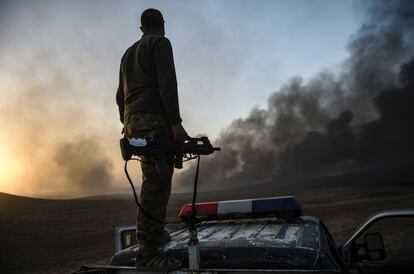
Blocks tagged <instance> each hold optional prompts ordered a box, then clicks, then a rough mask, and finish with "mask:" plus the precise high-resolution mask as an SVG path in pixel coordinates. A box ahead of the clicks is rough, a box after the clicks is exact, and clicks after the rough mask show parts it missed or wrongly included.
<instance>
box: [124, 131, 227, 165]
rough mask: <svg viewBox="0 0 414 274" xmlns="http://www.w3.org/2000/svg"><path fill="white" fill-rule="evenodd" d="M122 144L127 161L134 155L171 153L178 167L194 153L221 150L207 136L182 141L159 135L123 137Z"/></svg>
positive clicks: (191, 157)
mask: <svg viewBox="0 0 414 274" xmlns="http://www.w3.org/2000/svg"><path fill="white" fill-rule="evenodd" d="M120 146H121V154H122V158H123V159H124V160H125V161H128V160H130V159H131V157H132V156H133V155H136V156H151V157H157V156H158V155H162V154H164V155H165V154H167V155H168V154H169V155H173V156H174V162H175V167H176V168H182V167H183V158H186V159H193V158H194V157H193V156H194V155H197V156H198V155H209V154H212V153H213V152H214V151H220V150H221V149H220V148H219V147H213V146H212V145H211V143H210V140H209V139H208V138H207V137H200V138H189V139H187V140H185V141H184V142H182V143H179V142H176V141H174V140H172V139H169V138H162V137H158V136H154V137H152V138H149V137H145V138H130V139H128V138H126V137H123V138H122V139H121V140H120Z"/></svg>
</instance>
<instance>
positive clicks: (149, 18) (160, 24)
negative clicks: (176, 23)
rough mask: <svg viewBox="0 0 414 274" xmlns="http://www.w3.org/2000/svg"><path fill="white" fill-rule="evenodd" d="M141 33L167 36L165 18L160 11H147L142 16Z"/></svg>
mask: <svg viewBox="0 0 414 274" xmlns="http://www.w3.org/2000/svg"><path fill="white" fill-rule="evenodd" d="M140 29H141V31H142V32H143V33H144V34H158V35H162V36H164V35H165V30H164V18H163V17H162V14H161V12H160V11H159V10H156V9H147V10H145V11H144V12H143V13H142V15H141V27H140Z"/></svg>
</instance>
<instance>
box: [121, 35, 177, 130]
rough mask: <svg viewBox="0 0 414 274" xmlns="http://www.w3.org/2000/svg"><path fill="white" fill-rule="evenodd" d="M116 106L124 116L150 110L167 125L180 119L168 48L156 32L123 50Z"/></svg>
mask: <svg viewBox="0 0 414 274" xmlns="http://www.w3.org/2000/svg"><path fill="white" fill-rule="evenodd" d="M117 101H118V105H120V104H124V105H125V113H124V116H125V117H126V118H127V117H128V116H129V115H130V114H133V113H154V114H160V115H163V116H165V117H166V118H167V120H168V121H169V123H170V124H171V125H174V124H177V123H180V122H181V118H180V115H179V107H178V95H177V80H176V76H175V69H174V61H173V55H172V47H171V44H170V42H169V40H168V39H167V38H165V37H163V36H160V35H153V34H151V35H143V36H142V38H141V39H140V40H139V41H137V42H136V43H134V44H133V45H132V46H131V47H129V48H128V50H127V51H126V52H125V54H124V56H123V57H122V60H121V70H120V87H119V88H118V93H117Z"/></svg>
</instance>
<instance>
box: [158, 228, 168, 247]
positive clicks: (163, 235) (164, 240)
mask: <svg viewBox="0 0 414 274" xmlns="http://www.w3.org/2000/svg"><path fill="white" fill-rule="evenodd" d="M169 241H171V236H170V233H168V231H167V230H165V229H164V230H163V231H162V233H161V235H160V237H159V238H158V242H159V243H160V245H162V244H165V243H168V242H169Z"/></svg>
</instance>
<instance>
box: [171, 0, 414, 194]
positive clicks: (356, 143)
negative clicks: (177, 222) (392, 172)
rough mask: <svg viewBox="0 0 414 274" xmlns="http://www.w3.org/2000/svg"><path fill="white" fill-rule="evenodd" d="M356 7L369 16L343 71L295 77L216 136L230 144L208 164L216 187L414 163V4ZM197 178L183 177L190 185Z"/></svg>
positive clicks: (206, 167) (352, 42)
mask: <svg viewBox="0 0 414 274" xmlns="http://www.w3.org/2000/svg"><path fill="white" fill-rule="evenodd" d="M357 8H358V9H362V10H364V12H365V14H366V19H365V22H364V24H363V25H362V26H361V27H360V28H359V29H358V31H357V32H356V33H355V34H354V35H353V36H352V37H351V38H350V42H349V45H348V49H349V53H350V56H349V58H348V59H347V60H345V61H344V62H343V65H342V67H341V72H339V73H334V72H329V71H323V72H321V73H320V74H318V75H317V76H315V77H314V78H312V79H310V80H308V81H304V80H303V79H301V78H300V77H296V78H293V79H292V80H290V81H289V82H288V83H287V84H285V85H284V86H283V87H282V88H281V89H280V90H278V91H277V92H275V93H274V94H272V95H271V96H270V98H269V100H268V108H267V109H259V108H256V109H254V110H252V112H251V113H250V115H249V116H248V117H247V118H244V119H241V118H240V119H237V120H234V121H233V123H232V124H231V125H230V126H229V127H228V128H226V129H224V130H223V131H222V133H221V135H220V137H219V138H218V139H217V140H216V141H215V144H216V145H218V146H221V147H222V149H223V150H222V151H221V152H219V153H216V154H215V155H213V156H211V157H209V158H206V159H205V160H204V161H203V162H202V173H204V174H209V177H208V180H209V187H211V186H212V185H215V186H216V187H223V186H231V185H233V186H235V185H237V186H240V185H241V184H246V185H248V184H252V183H260V182H261V181H266V180H267V181H269V179H270V178H275V177H277V176H289V175H295V176H297V174H301V176H302V177H306V176H308V175H310V174H313V175H315V174H318V175H324V174H328V173H329V172H333V171H336V172H342V173H347V172H352V171H354V170H356V169H358V168H363V167H368V166H376V165H381V166H384V165H385V166H392V165H402V164H409V163H411V164H412V163H413V160H412V159H411V156H412V155H413V152H414V144H413V142H414V141H413V140H414V138H413V137H414V136H413V129H412V126H410V125H412V124H413V117H414V115H413V114H414V113H413V110H412V109H413V108H412V106H413V105H414V96H413V94H414V93H413V92H414V90H413V82H412V81H413V80H412V79H414V74H413V71H414V59H411V58H412V56H413V55H414V44H413V41H414V39H413V38H414V37H413V34H414V28H413V27H412V26H414V5H413V4H412V2H411V1H409V0H406V1H372V2H371V1H370V2H365V1H364V2H362V1H361V2H358V3H357ZM410 60H411V61H410ZM192 176H193V172H192V171H187V172H184V173H182V174H181V176H180V177H179V181H180V183H181V184H183V185H184V186H188V185H189V184H191V182H192V180H191V178H192Z"/></svg>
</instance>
